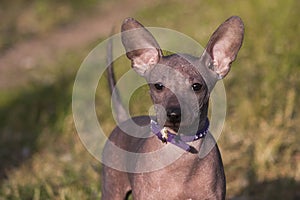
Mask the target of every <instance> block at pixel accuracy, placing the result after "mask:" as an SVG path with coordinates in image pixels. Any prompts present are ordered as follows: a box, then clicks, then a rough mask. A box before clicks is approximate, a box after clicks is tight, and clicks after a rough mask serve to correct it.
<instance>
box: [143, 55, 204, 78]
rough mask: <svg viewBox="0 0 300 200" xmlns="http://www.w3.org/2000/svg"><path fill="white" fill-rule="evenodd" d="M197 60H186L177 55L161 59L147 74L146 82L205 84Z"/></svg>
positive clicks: (191, 58)
mask: <svg viewBox="0 0 300 200" xmlns="http://www.w3.org/2000/svg"><path fill="white" fill-rule="evenodd" d="M198 60H199V59H198V58H195V57H190V58H186V57H183V56H182V55H178V54H173V55H170V56H166V57H163V58H161V60H160V61H159V63H158V64H157V65H156V66H155V67H154V68H153V69H152V70H151V72H150V73H149V74H148V78H147V79H148V82H150V83H155V82H171V81H175V82H178V83H179V82H180V83H184V82H186V83H192V82H201V83H205V82H204V80H203V78H202V76H201V73H200V72H199V66H198V65H199V62H198Z"/></svg>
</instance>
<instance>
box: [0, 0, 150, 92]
mask: <svg viewBox="0 0 300 200" xmlns="http://www.w3.org/2000/svg"><path fill="white" fill-rule="evenodd" d="M150 3H151V4H153V1H134V0H123V1H118V2H116V1H109V2H107V3H103V5H101V7H100V8H99V9H98V10H99V11H97V12H96V14H93V16H91V17H86V18H84V19H81V20H80V21H78V22H77V23H75V24H73V25H70V26H67V27H64V28H62V29H60V30H56V31H54V32H53V33H51V34H49V35H48V36H47V37H45V38H37V39H33V40H30V41H25V42H22V43H20V44H16V45H15V46H14V47H13V48H11V49H10V50H8V51H7V52H5V54H4V55H0V89H4V88H6V89H8V88H12V87H15V86H20V85H22V84H23V83H25V82H26V81H28V79H29V76H28V73H29V71H32V70H35V69H36V68H37V67H41V66H43V64H39V63H47V64H51V63H55V61H56V60H57V58H58V56H59V55H62V54H63V53H65V52H67V51H68V50H72V49H80V48H81V47H84V46H86V45H87V44H90V43H91V42H93V41H96V40H97V39H100V38H104V37H108V36H109V34H110V31H111V29H112V27H120V24H121V22H122V21H123V19H124V18H125V17H128V16H132V15H133V14H134V13H135V12H136V11H137V10H139V9H142V8H145V7H147V5H148V6H149V5H150Z"/></svg>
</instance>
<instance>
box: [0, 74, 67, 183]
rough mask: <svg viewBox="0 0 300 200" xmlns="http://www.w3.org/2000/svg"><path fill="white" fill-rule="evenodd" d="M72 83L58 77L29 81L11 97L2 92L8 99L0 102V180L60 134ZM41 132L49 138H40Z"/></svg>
mask: <svg viewBox="0 0 300 200" xmlns="http://www.w3.org/2000/svg"><path fill="white" fill-rule="evenodd" d="M67 77H68V76H67ZM71 83H72V81H71V78H66V77H60V78H58V80H57V81H56V82H55V83H52V84H44V85H41V84H40V85H37V84H31V85H30V86H29V87H26V89H24V90H20V92H19V93H18V94H16V95H14V97H13V98H11V97H10V95H5V94H4V98H6V97H7V98H10V100H8V101H7V102H6V103H4V104H5V105H0V146H1V148H0V181H1V180H3V178H6V175H7V172H9V170H10V169H12V168H14V167H18V166H20V164H21V163H22V162H24V161H25V160H27V159H28V158H30V157H31V155H32V154H33V153H34V152H37V151H39V149H40V148H41V147H42V146H43V145H44V144H45V142H49V141H53V140H54V141H55V138H57V137H58V136H59V135H60V134H61V132H62V127H63V122H64V118H65V117H66V115H67V114H68V113H70V109H71V100H72V99H71V95H72V93H71V92H72V84H71ZM2 97H3V96H2ZM43 134H44V135H46V136H48V135H50V136H51V138H48V137H43V139H41V138H42V137H40V136H41V135H43ZM45 138H46V139H45ZM48 139H49V141H45V140H48Z"/></svg>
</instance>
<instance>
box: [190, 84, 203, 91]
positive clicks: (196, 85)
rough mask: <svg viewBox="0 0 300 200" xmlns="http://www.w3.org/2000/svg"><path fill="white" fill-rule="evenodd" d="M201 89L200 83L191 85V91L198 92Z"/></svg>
mask: <svg viewBox="0 0 300 200" xmlns="http://www.w3.org/2000/svg"><path fill="white" fill-rule="evenodd" d="M201 88H202V85H201V84H200V83H194V84H193V85H192V90H193V91H194V92H198V91H200V90H201Z"/></svg>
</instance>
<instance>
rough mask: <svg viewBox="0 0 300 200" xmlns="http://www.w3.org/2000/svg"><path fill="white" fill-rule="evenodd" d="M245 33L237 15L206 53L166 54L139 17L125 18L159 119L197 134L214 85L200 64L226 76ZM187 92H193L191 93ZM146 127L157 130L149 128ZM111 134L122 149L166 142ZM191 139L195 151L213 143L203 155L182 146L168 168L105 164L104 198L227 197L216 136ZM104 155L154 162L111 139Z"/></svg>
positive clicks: (140, 120) (130, 49) (130, 50)
mask: <svg viewBox="0 0 300 200" xmlns="http://www.w3.org/2000/svg"><path fill="white" fill-rule="evenodd" d="M136 28H139V29H141V31H137V32H136V33H135V32H133V33H131V34H130V35H129V36H128V35H126V34H125V32H126V31H130V30H134V29H136ZM243 35H244V26H243V22H242V20H241V19H240V18H239V17H236V16H233V17H231V18H229V19H227V20H226V21H225V22H224V23H223V24H221V25H220V27H219V28H218V29H217V30H216V31H215V32H214V33H213V35H212V36H211V38H210V40H209V42H208V44H207V46H206V48H205V51H204V53H203V55H202V56H200V57H199V58H194V57H192V56H187V55H179V54H173V55H170V56H163V53H162V50H161V49H160V47H159V45H158V43H157V42H156V40H155V39H154V37H153V36H152V35H151V33H150V32H149V31H148V30H147V29H145V28H144V27H143V26H142V25H141V24H140V23H139V22H137V21H136V20H134V19H132V18H128V19H126V20H125V21H124V22H123V25H122V42H123V45H124V47H125V49H126V52H127V57H128V58H129V59H130V60H131V62H132V67H133V68H134V69H135V71H136V72H137V73H138V74H139V75H141V76H143V77H145V78H146V80H147V82H148V84H149V88H150V96H151V98H152V100H153V103H154V104H155V105H158V106H156V118H157V121H158V122H159V124H160V125H162V126H164V127H169V128H171V129H173V130H174V131H176V132H180V133H182V134H195V132H193V133H191V132H190V130H191V127H193V128H195V127H197V129H201V128H203V126H204V124H205V120H206V118H207V113H208V102H209V94H210V90H211V89H212V88H209V86H208V85H207V83H206V82H205V80H204V78H203V77H202V75H201V73H199V70H198V69H197V68H201V67H206V68H207V69H209V70H212V71H213V72H214V73H215V74H217V75H218V77H219V78H224V77H225V76H226V75H227V73H228V72H229V70H230V65H231V63H232V62H233V61H234V60H235V58H236V56H237V53H238V51H239V49H240V47H241V45H242V41H243ZM140 44H143V45H142V47H144V48H140ZM207 55H209V56H207ZM166 74H167V75H166ZM175 94H176V95H175ZM189 96H194V97H191V98H190V99H189ZM186 98H187V99H188V100H186ZM193 98H196V100H195V99H193ZM195 107H198V109H195ZM132 120H133V121H134V122H135V123H137V124H138V125H140V126H146V125H148V124H149V123H150V118H149V117H148V116H139V117H134V118H132ZM124 123H126V122H124ZM179 125H180V129H179ZM193 128H192V129H193ZM197 129H196V130H197ZM131 131H133V132H134V131H135V132H138V131H140V130H131ZM146 132H148V133H146V134H152V135H153V133H151V131H150V129H149V130H147V131H146ZM140 134H143V133H142V132H141V133H140ZM109 140H110V141H111V142H112V143H113V144H115V145H116V146H118V147H120V148H121V149H124V150H126V151H130V152H135V153H146V152H154V151H156V150H158V149H161V148H163V147H164V146H165V145H166V144H164V143H162V141H160V140H159V139H158V138H157V137H156V136H153V137H148V138H137V137H132V136H130V135H129V134H128V133H125V132H123V131H122V130H121V129H120V128H119V127H116V128H115V129H114V130H113V132H112V133H111V135H110V137H109ZM190 144H191V146H193V147H194V148H195V150H196V152H199V151H200V148H203V147H205V145H210V144H213V147H212V148H211V150H210V151H209V153H208V154H207V155H206V156H205V157H204V158H199V156H198V155H197V153H196V152H184V153H183V154H182V156H180V158H178V159H177V160H176V161H174V162H173V163H172V164H170V165H168V166H166V167H165V168H162V169H159V170H156V171H150V172H145V173H127V172H122V171H118V170H116V169H112V168H110V167H108V166H105V165H104V166H103V171H102V199H104V200H116V199H125V198H126V197H127V195H128V192H130V191H131V193H132V196H133V198H134V199H137V200H147V199H155V200H158V199H225V193H226V183H225V175H224V169H223V164H222V160H221V155H220V152H219V149H218V146H217V144H216V143H215V140H214V138H213V136H212V135H211V134H208V135H206V137H205V140H204V139H199V140H196V141H194V142H191V143H190ZM174 148H175V147H174ZM176 148H177V147H176ZM171 153H172V152H171ZM103 155H104V156H103V157H106V159H111V160H116V159H118V160H120V161H119V162H120V163H122V162H123V164H124V166H125V165H130V166H131V167H132V166H133V168H134V166H139V167H140V166H144V167H145V168H147V167H148V166H150V165H153V161H149V162H148V161H147V160H146V161H145V160H143V161H139V160H136V161H127V160H126V158H119V157H118V155H115V154H114V152H113V150H111V149H110V147H109V145H107V146H106V147H105V149H104V153H103ZM162 156H168V155H162ZM128 162H131V163H128ZM132 162H134V163H132ZM137 168H138V167H137Z"/></svg>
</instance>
